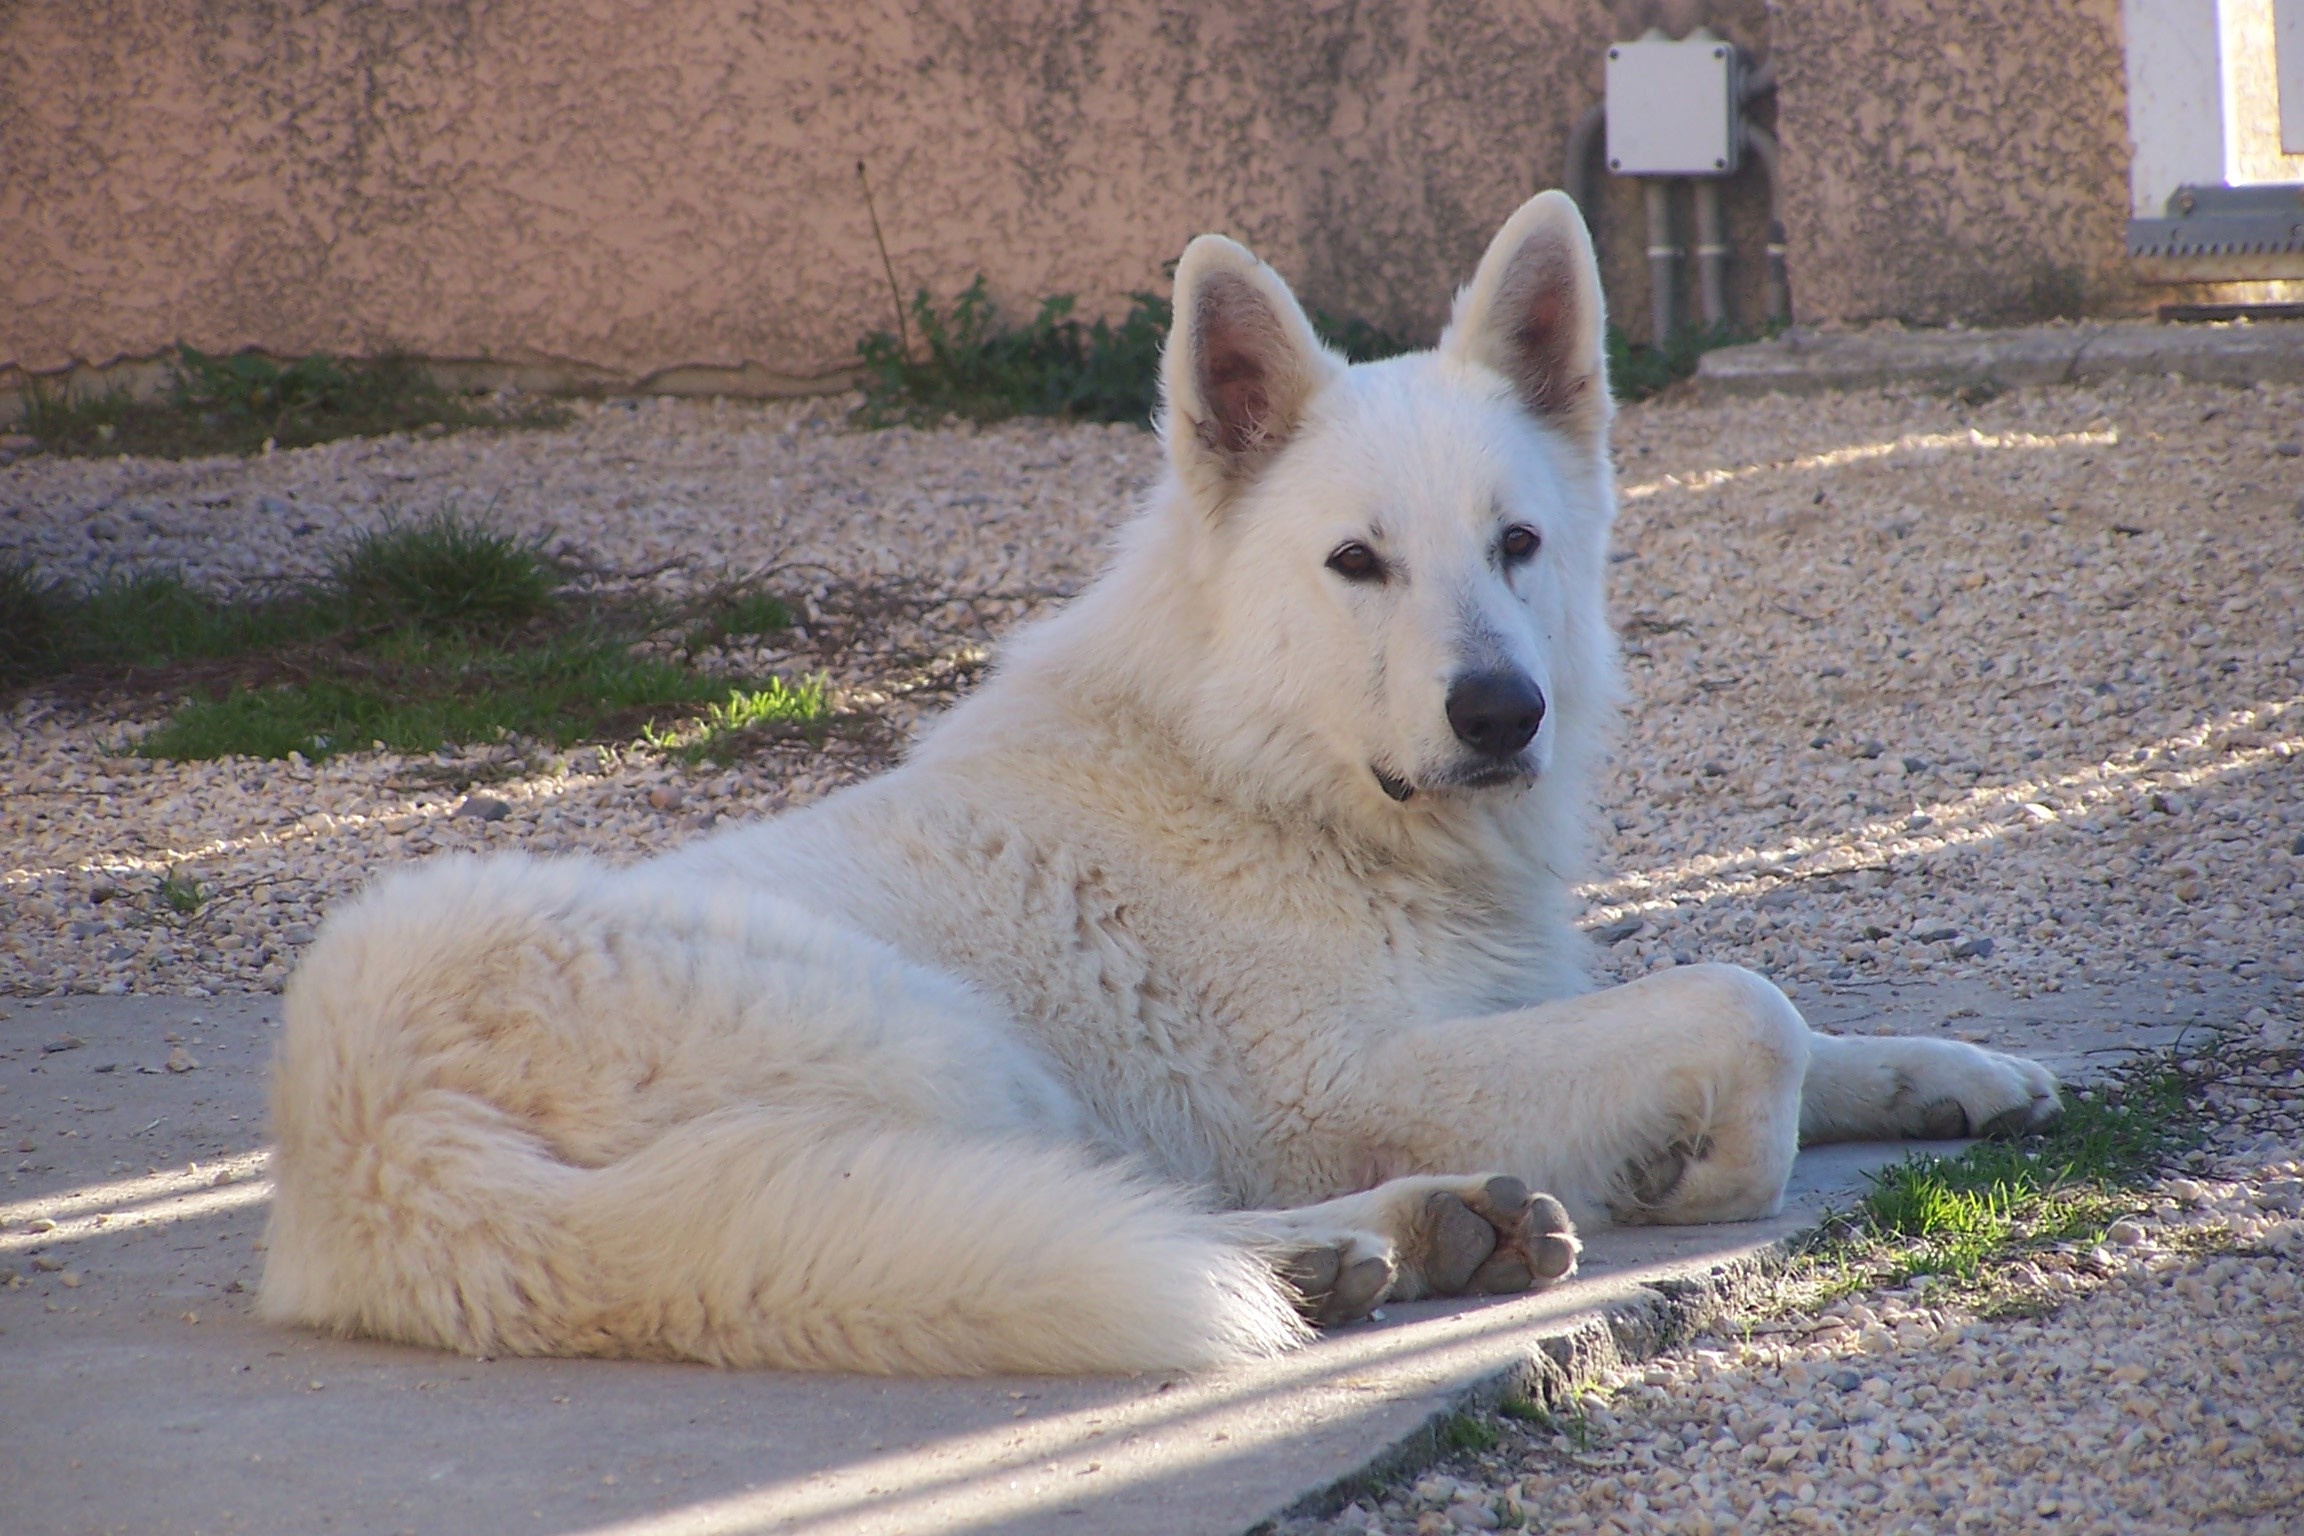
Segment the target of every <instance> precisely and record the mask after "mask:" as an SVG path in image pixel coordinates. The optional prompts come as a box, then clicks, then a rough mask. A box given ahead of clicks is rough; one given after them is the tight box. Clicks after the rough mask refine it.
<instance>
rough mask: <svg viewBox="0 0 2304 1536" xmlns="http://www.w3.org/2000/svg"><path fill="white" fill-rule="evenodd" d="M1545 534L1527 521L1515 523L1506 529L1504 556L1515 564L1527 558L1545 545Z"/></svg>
mask: <svg viewBox="0 0 2304 1536" xmlns="http://www.w3.org/2000/svg"><path fill="white" fill-rule="evenodd" d="M1543 543H1544V536H1543V535H1542V534H1540V533H1538V532H1537V531H1536V530H1535V529H1533V528H1531V527H1529V526H1528V525H1527V524H1526V523H1514V524H1513V525H1512V526H1511V527H1509V528H1507V529H1505V530H1504V558H1505V559H1506V560H1509V561H1511V562H1512V563H1513V564H1514V565H1517V564H1519V563H1520V562H1521V561H1523V560H1525V559H1527V558H1528V557H1529V556H1531V555H1533V554H1535V553H1536V551H1537V550H1538V549H1540V548H1541V547H1543Z"/></svg>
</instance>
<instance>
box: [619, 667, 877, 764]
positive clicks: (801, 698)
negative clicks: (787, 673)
mask: <svg viewBox="0 0 2304 1536" xmlns="http://www.w3.org/2000/svg"><path fill="white" fill-rule="evenodd" d="M831 712H832V706H831V684H830V679H828V678H823V677H811V678H803V679H802V680H801V681H800V682H799V683H798V684H796V685H795V684H792V683H787V682H785V681H784V679H782V678H780V677H772V678H770V679H769V680H768V684H767V686H766V687H764V688H754V689H744V688H736V689H731V690H729V691H728V693H727V695H726V697H724V698H722V699H720V700H718V701H716V702H714V703H711V704H707V705H706V706H705V707H704V708H703V710H702V711H701V712H700V713H699V714H697V715H696V716H695V717H693V718H692V719H690V720H688V721H686V722H685V723H683V724H681V725H678V726H675V727H673V728H671V729H669V730H660V729H658V728H657V727H656V726H655V725H653V724H651V725H650V726H649V727H648V729H647V730H646V731H645V732H644V733H643V734H642V739H643V740H645V741H646V742H647V743H648V744H649V745H650V746H652V747H656V748H658V749H659V750H662V751H667V752H675V753H678V754H679V755H680V756H682V757H685V758H688V759H690V760H696V759H701V758H714V759H722V758H726V757H728V756H730V755H731V752H732V749H733V748H734V746H735V745H736V742H737V738H739V737H742V736H746V735H751V736H768V735H782V734H787V733H789V732H791V731H792V730H794V729H798V730H800V731H802V732H814V731H819V730H821V729H822V727H823V726H824V725H825V723H826V722H827V721H828V720H829V719H830V717H831Z"/></svg>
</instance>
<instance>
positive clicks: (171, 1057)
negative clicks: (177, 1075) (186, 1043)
mask: <svg viewBox="0 0 2304 1536" xmlns="http://www.w3.org/2000/svg"><path fill="white" fill-rule="evenodd" d="M167 1067H168V1070H169V1071H171V1072H196V1071H198V1070H199V1068H200V1062H199V1059H198V1058H197V1057H195V1056H194V1055H193V1054H192V1053H191V1052H190V1051H188V1050H186V1049H184V1047H182V1046H177V1047H176V1048H175V1049H174V1050H172V1051H170V1052H169V1053H168V1061H167Z"/></svg>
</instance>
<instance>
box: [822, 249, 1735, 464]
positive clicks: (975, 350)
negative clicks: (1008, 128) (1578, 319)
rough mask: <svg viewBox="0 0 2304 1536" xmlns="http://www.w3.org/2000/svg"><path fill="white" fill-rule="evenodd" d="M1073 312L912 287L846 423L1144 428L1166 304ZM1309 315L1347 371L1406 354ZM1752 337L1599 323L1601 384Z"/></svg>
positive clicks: (1148, 301)
mask: <svg viewBox="0 0 2304 1536" xmlns="http://www.w3.org/2000/svg"><path fill="white" fill-rule="evenodd" d="M1076 308H1077V301H1076V299H1075V298H1074V297H1073V295H1071V294H1057V295H1055V296H1054V297H1052V298H1047V299H1043V300H1041V302H1040V306H1039V308H1038V309H1037V310H1036V311H1035V312H1034V313H1033V315H1032V317H1031V318H1030V319H1029V320H1027V321H1025V322H1024V323H1023V324H1021V325H1017V324H1012V323H1010V322H1009V321H1008V320H1007V319H1006V318H1005V317H1004V316H1002V315H1001V313H1000V312H999V309H998V307H997V306H996V305H995V304H994V302H993V300H992V298H991V295H990V294H989V293H988V292H987V291H986V290H985V286H984V279H983V278H982V277H978V278H977V279H976V281H975V282H973V283H971V284H969V285H968V287H967V288H966V289H964V290H962V291H961V292H960V293H959V294H958V295H957V296H956V297H954V299H953V300H952V302H951V304H950V305H949V306H945V307H939V306H938V305H937V304H936V303H935V301H934V300H932V299H931V298H930V297H929V295H928V292H927V290H926V289H922V290H920V291H919V292H918V293H916V294H915V295H913V299H912V303H911V306H910V308H909V309H908V310H907V311H906V314H907V325H906V327H905V329H904V330H903V331H902V332H901V333H897V332H889V331H874V332H873V333H872V334H871V335H869V336H866V337H865V338H864V339H863V340H862V341H861V342H859V343H858V344H857V356H858V358H859V360H860V361H861V362H862V365H863V380H862V383H861V384H860V386H859V387H860V388H861V389H862V391H863V394H864V400H863V403H862V404H861V405H860V406H858V407H857V410H856V415H855V420H856V422H857V423H858V424H859V425H861V426H866V427H892V426H936V425H938V424H940V423H942V422H944V421H946V420H948V419H951V418H954V417H957V418H959V419H960V420H963V421H1000V420H1004V419H1006V418H1008V417H1011V416H1054V417H1059V418H1063V419H1066V420H1071V421H1126V422H1134V423H1137V424H1139V425H1143V424H1147V423H1149V422H1150V420H1151V418H1152V411H1153V408H1154V407H1155V406H1156V405H1157V404H1158V403H1159V376H1160V349H1161V347H1162V346H1163V345H1164V344H1165V343H1166V341H1167V339H1168V327H1169V325H1170V323H1171V322H1172V320H1173V319H1174V314H1173V311H1172V310H1171V308H1170V305H1169V301H1168V300H1167V299H1165V298H1162V297H1161V296H1159V295H1158V294H1154V293H1133V294H1130V295H1129V306H1128V311H1127V313H1126V314H1125V315H1123V316H1122V317H1121V319H1120V320H1119V322H1118V323H1117V324H1115V323H1112V322H1110V321H1105V320H1098V321H1095V322H1093V323H1088V322H1083V321H1082V320H1080V319H1079V318H1078V316H1077V315H1076V314H1075V313H1074V310H1075V309H1076ZM1311 319H1312V325H1313V329H1315V330H1316V331H1318V332H1319V333H1320V335H1321V337H1322V339H1323V340H1325V341H1326V342H1327V343H1328V344H1329V345H1330V346H1332V347H1335V348H1336V349H1337V350H1338V351H1340V352H1342V353H1343V354H1344V355H1345V356H1346V357H1348V358H1350V359H1351V360H1352V361H1354V362H1356V363H1359V362H1372V361H1374V360H1376V359H1378V358H1385V357H1394V356H1397V355H1399V354H1400V353H1403V352H1409V351H1413V350H1414V344H1413V343H1411V342H1409V341H1408V340H1407V339H1406V338H1405V337H1402V336H1399V335H1397V334H1395V333H1393V332H1391V331H1387V330H1385V329H1383V328H1382V327H1380V326H1376V325H1373V324H1371V323H1369V322H1368V321H1366V320H1363V319H1359V318H1357V317H1340V316H1336V315H1331V314H1328V313H1326V312H1324V311H1320V310H1314V311H1312V314H1311ZM1762 334H1766V333H1757V332H1752V331H1746V330H1742V329H1739V328H1737V327H1734V326H1729V325H1718V326H1689V327H1686V328H1684V329H1683V330H1681V331H1680V332H1679V333H1678V334H1677V335H1675V336H1674V337H1673V338H1672V339H1671V341H1670V342H1668V343H1666V344H1665V345H1663V346H1661V347H1658V346H1651V345H1649V344H1647V343H1636V342H1634V341H1633V340H1632V339H1631V338H1630V337H1629V336H1627V335H1626V334H1625V333H1624V332H1623V331H1622V330H1619V329H1618V328H1616V327H1614V326H1610V327H1609V328H1608V377H1609V382H1610V384H1611V386H1612V387H1613V389H1614V392H1615V394H1616V397H1617V398H1618V399H1620V400H1645V399H1648V398H1649V397H1650V396H1652V395H1655V394H1658V393H1660V392H1661V391H1663V390H1665V389H1667V388H1669V387H1670V386H1672V385H1673V384H1676V383H1678V382H1679V381H1680V380H1682V379H1685V378H1689V377H1692V376H1693V375H1694V374H1695V372H1696V364H1697V361H1698V360H1699V359H1700V358H1702V357H1703V355H1704V354H1705V353H1707V352H1709V351H1711V350H1713V349H1714V348H1716V347H1729V346H1737V345H1741V344H1742V343H1744V342H1748V341H1756V340H1758V339H1760V336H1761V335H1762Z"/></svg>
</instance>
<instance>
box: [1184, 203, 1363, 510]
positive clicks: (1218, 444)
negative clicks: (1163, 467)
mask: <svg viewBox="0 0 2304 1536" xmlns="http://www.w3.org/2000/svg"><path fill="white" fill-rule="evenodd" d="M1343 369H1344V360H1343V359H1342V358H1340V357H1337V356H1336V355H1335V354H1334V353H1332V352H1330V351H1329V350H1328V349H1327V348H1326V347H1324V346H1322V345H1321V344H1320V338H1319V337H1318V336H1317V335H1316V334H1314V332H1313V330H1312V322H1311V321H1309V320H1307V319H1305V318H1304V310H1303V307H1302V306H1301V305H1299V304H1298V303H1297V302H1296V295H1294V294H1293V293H1290V292H1289V291H1288V285H1287V284H1286V283H1284V282H1282V281H1281V280H1280V274H1278V273H1277V272H1274V271H1273V270H1272V269H1271V268H1270V267H1268V266H1266V265H1264V263H1262V262H1260V261H1258V260H1257V259H1256V258H1255V257H1254V256H1253V255H1251V254H1250V253H1249V252H1248V251H1247V250H1246V249H1245V248H1244V247H1242V246H1240V245H1237V244H1235V243H1233V242H1232V241H1230V240H1227V239H1225V238H1224V237H1223V236H1221V235H1202V236H1201V237H1200V238H1199V239H1197V240H1195V241H1193V242H1192V243H1191V244H1190V245H1188V246H1186V247H1185V248H1184V259H1183V260H1182V261H1180V262H1178V263H1177V264H1176V309H1175V320H1174V322H1173V324H1172V325H1171V327H1170V329H1169V332H1168V350H1167V352H1166V353H1165V354H1164V355H1163V356H1162V358H1161V360H1160V385H1161V395H1162V398H1163V400H1164V401H1165V403H1166V408H1165V410H1164V411H1163V413H1162V416H1161V428H1160V430H1161V433H1162V435H1163V436H1164V437H1165V438H1166V439H1167V443H1168V456H1169V458H1170V459H1171V460H1172V461H1173V462H1174V463H1175V465H1176V468H1177V470H1178V472H1179V473H1181V474H1182V475H1183V476H1184V478H1185V480H1186V481H1187V483H1190V484H1192V485H1193V486H1194V488H1195V489H1196V490H1200V491H1203V492H1205V493H1208V494H1210V495H1211V496H1216V495H1221V494H1222V493H1223V491H1224V490H1226V489H1228V488H1230V487H1232V486H1234V485H1237V484H1239V483H1241V482H1244V481H1246V480H1247V479H1249V478H1250V477H1252V476H1253V475H1254V474H1255V473H1256V472H1257V470H1258V469H1259V468H1261V467H1262V465H1263V464H1264V463H1265V461H1266V460H1268V459H1269V458H1270V457H1271V456H1272V455H1273V454H1274V453H1276V452H1278V451H1279V450H1280V448H1282V447H1283V446H1284V445H1285V444H1286V443H1287V441H1288V439H1289V437H1290V436H1292V435H1293V434H1294V433H1295V431H1296V428H1297V427H1298V425H1299V424H1301V422H1302V421H1303V418H1304V408H1305V406H1306V405H1308V404H1309V403H1310V402H1311V399H1312V397H1313V396H1314V395H1315V394H1317V393H1318V392H1319V390H1320V388H1321V386H1322V385H1324V384H1326V383H1327V382H1328V381H1329V380H1331V379H1333V378H1334V377H1335V376H1336V375H1337V374H1339V373H1341V372H1342V371H1343Z"/></svg>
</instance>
